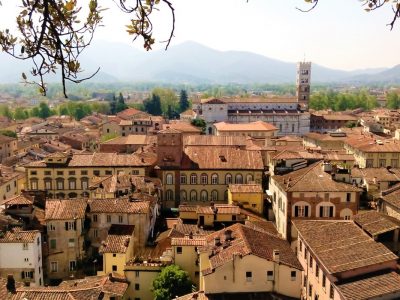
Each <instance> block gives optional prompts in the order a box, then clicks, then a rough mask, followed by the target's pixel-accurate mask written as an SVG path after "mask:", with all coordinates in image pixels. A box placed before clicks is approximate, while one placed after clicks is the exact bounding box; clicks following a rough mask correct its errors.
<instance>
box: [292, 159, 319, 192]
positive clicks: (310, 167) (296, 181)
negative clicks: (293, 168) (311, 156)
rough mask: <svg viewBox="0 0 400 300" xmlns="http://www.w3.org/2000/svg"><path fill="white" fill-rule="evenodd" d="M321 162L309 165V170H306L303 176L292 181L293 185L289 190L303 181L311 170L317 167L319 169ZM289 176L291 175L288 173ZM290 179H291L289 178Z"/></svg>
mask: <svg viewBox="0 0 400 300" xmlns="http://www.w3.org/2000/svg"><path fill="white" fill-rule="evenodd" d="M320 162H321V161H317V162H315V163H314V165H309V166H307V167H306V168H308V170H306V171H305V172H304V173H303V174H301V175H300V176H298V177H297V179H294V180H293V179H292V180H291V181H292V184H291V185H290V186H289V188H292V187H294V186H295V185H296V184H297V183H298V182H299V181H300V180H301V179H303V178H304V177H305V176H306V175H307V174H308V173H309V172H310V171H311V170H314V168H315V167H317V166H318V165H320ZM299 170H301V169H299ZM287 175H290V173H288V174H287ZM289 178H290V177H289Z"/></svg>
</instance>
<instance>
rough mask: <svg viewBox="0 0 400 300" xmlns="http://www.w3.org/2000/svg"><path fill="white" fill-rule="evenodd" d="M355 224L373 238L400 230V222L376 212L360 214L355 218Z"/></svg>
mask: <svg viewBox="0 0 400 300" xmlns="http://www.w3.org/2000/svg"><path fill="white" fill-rule="evenodd" d="M354 222H356V223H357V224H358V225H359V226H361V228H362V229H364V230H365V231H366V232H367V233H369V234H370V235H371V236H375V235H378V234H382V233H385V232H389V231H392V230H395V229H398V228H400V226H399V224H400V221H399V220H396V219H394V218H392V217H390V216H388V215H385V214H383V213H379V212H377V211H374V210H371V211H367V212H362V213H358V214H357V215H356V216H354Z"/></svg>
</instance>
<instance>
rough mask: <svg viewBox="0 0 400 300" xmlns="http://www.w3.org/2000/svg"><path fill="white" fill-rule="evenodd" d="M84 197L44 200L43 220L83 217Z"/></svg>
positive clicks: (84, 209) (85, 203)
mask: <svg viewBox="0 0 400 300" xmlns="http://www.w3.org/2000/svg"><path fill="white" fill-rule="evenodd" d="M86 208H87V200H86V199H73V200H50V199H48V200H46V209H45V220H74V219H84V218H85V212H86Z"/></svg>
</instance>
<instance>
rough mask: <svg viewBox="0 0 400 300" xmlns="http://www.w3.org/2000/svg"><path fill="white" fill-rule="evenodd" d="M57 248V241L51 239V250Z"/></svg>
mask: <svg viewBox="0 0 400 300" xmlns="http://www.w3.org/2000/svg"><path fill="white" fill-rule="evenodd" d="M56 248H57V240H56V239H51V240H50V249H56Z"/></svg>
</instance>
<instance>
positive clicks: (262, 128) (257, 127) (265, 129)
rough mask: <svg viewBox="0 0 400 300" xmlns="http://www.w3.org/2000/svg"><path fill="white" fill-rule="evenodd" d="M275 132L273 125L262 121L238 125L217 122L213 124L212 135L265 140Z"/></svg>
mask: <svg viewBox="0 0 400 300" xmlns="http://www.w3.org/2000/svg"><path fill="white" fill-rule="evenodd" d="M277 131H278V129H277V128H276V127H275V126H274V125H272V124H269V123H266V122H263V121H256V122H251V123H239V124H230V123H226V122H219V123H215V124H214V133H215V135H217V136H218V135H222V136H227V135H228V136H249V137H252V138H255V139H263V140H265V139H269V138H272V137H274V136H275V135H276V133H277Z"/></svg>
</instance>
